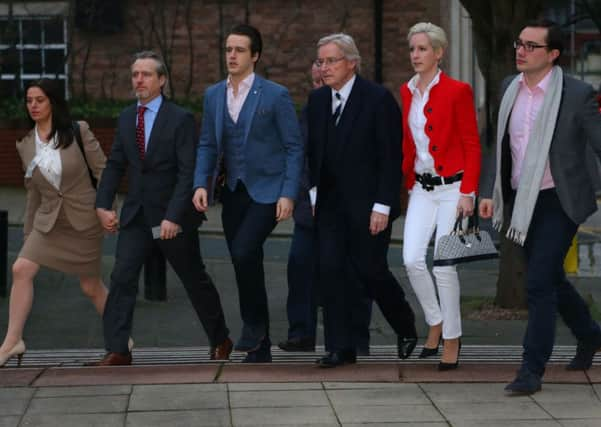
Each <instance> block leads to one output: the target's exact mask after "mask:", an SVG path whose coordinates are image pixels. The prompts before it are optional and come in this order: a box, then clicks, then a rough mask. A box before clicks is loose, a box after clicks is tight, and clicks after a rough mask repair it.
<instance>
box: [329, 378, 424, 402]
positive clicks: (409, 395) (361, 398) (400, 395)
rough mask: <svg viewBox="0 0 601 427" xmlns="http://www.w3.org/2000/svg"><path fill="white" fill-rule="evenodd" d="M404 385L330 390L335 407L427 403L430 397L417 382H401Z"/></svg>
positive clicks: (330, 396)
mask: <svg viewBox="0 0 601 427" xmlns="http://www.w3.org/2000/svg"><path fill="white" fill-rule="evenodd" d="M399 385H401V386H403V387H399V388H396V389H390V388H382V389H380V388H371V389H356V390H328V391H327V393H328V396H329V398H330V401H331V402H332V405H334V408H338V407H345V406H352V405H356V406H363V405H368V406H369V405H390V406H393V405H427V404H430V400H429V399H428V397H427V396H426V395H425V394H424V393H423V392H422V390H421V389H420V388H419V386H418V385H416V384H399Z"/></svg>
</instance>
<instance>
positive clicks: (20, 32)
mask: <svg viewBox="0 0 601 427" xmlns="http://www.w3.org/2000/svg"><path fill="white" fill-rule="evenodd" d="M67 10H68V8H67V4H66V3H64V2H46V3H29V4H28V3H13V4H12V10H9V6H8V5H7V4H3V5H2V4H0V96H19V95H20V94H22V93H23V90H24V89H25V87H26V86H27V84H28V83H29V82H30V81H31V80H35V79H39V78H42V77H47V78H54V79H57V80H59V82H60V83H61V85H62V87H63V88H64V91H65V96H66V97H68V95H69V93H68V84H67V83H68V71H69V67H68V64H67V15H66V13H67Z"/></svg>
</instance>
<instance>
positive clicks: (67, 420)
mask: <svg viewBox="0 0 601 427" xmlns="http://www.w3.org/2000/svg"><path fill="white" fill-rule="evenodd" d="M124 420H125V414H27V415H25V417H23V421H22V422H21V424H20V426H22V427H25V426H27V427H59V426H60V427H82V426H86V427H122V426H123V422H124Z"/></svg>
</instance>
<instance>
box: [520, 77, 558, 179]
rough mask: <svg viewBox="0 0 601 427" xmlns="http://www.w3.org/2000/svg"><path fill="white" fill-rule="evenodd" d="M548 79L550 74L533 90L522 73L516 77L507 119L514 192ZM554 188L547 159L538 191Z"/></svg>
mask: <svg viewBox="0 0 601 427" xmlns="http://www.w3.org/2000/svg"><path fill="white" fill-rule="evenodd" d="M550 77H551V72H549V73H547V75H546V76H545V77H544V78H543V79H542V80H541V81H540V82H539V83H538V84H537V85H536V86H535V87H534V88H532V89H530V88H529V87H528V85H527V84H526V82H525V81H524V74H523V73H522V74H520V75H519V76H518V79H519V82H520V88H519V91H518V95H517V97H516V99H515V103H514V104H513V110H512V111H511V118H510V119H509V141H510V146H511V159H512V165H513V166H512V169H511V188H513V189H514V190H516V189H517V188H518V184H519V182H520V175H521V173H522V166H523V164H524V157H525V156H526V147H528V139H529V138H530V133H531V132H532V129H533V128H534V122H535V120H536V116H537V115H538V112H539V110H540V109H541V107H542V105H543V100H544V98H545V92H546V91H547V87H548V86H549V79H550ZM554 187H555V183H554V182H553V177H552V176H551V169H550V168H549V159H547V165H546V166H545V172H544V173H543V179H542V181H541V186H540V189H541V190H545V189H547V188H554Z"/></svg>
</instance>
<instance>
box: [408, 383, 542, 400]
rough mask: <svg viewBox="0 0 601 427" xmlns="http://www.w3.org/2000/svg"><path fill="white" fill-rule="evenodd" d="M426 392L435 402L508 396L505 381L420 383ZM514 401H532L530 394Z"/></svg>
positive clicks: (518, 397)
mask: <svg viewBox="0 0 601 427" xmlns="http://www.w3.org/2000/svg"><path fill="white" fill-rule="evenodd" d="M420 387H421V389H422V390H423V391H424V393H425V394H426V395H427V396H428V397H429V398H430V399H432V401H433V402H434V403H435V404H438V403H443V402H459V403H468V402H498V401H500V400H504V399H506V398H507V397H506V396H505V392H504V390H503V388H504V387H505V383H486V384H478V383H468V384H465V383H424V384H420ZM511 399H512V402H514V401H520V400H521V401H524V402H530V401H531V400H530V398H529V397H528V396H515V397H512V398H511Z"/></svg>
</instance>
